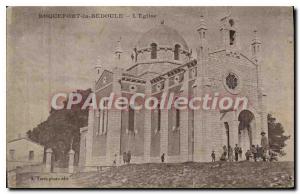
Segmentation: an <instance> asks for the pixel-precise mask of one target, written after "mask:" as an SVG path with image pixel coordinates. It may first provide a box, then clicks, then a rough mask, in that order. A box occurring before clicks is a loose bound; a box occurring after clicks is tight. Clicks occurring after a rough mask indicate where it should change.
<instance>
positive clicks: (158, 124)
mask: <svg viewBox="0 0 300 194" xmlns="http://www.w3.org/2000/svg"><path fill="white" fill-rule="evenodd" d="M196 30H197V33H198V36H199V38H198V47H197V48H196V49H195V50H196V51H197V53H196V54H197V58H196V59H194V58H193V57H192V52H191V49H190V48H189V47H188V45H187V43H186V42H185V40H184V38H183V37H182V36H181V35H180V34H179V33H178V32H177V31H176V30H175V29H173V28H171V27H169V26H168V25H167V24H164V22H162V23H161V24H158V25H157V26H156V27H154V28H152V29H150V30H149V31H147V32H146V33H145V34H143V35H142V37H141V38H140V39H139V41H138V42H137V46H136V48H133V54H132V56H131V57H132V61H133V63H134V64H133V65H132V66H131V67H130V68H128V69H124V68H123V66H124V64H123V62H122V57H124V56H123V55H122V48H121V41H118V45H117V47H116V50H115V52H114V54H115V64H113V68H112V70H106V69H104V70H103V69H101V68H100V67H96V69H95V70H96V72H97V79H96V81H95V82H94V83H95V84H94V86H93V89H94V92H95V94H96V96H97V98H102V97H107V96H109V95H110V93H112V92H113V93H114V94H115V95H116V96H122V97H130V96H131V95H133V94H135V93H143V94H145V95H146V96H154V97H157V98H160V97H161V95H162V93H163V92H166V93H168V94H170V93H171V92H173V93H175V95H179V96H187V97H189V98H191V97H197V96H203V95H204V94H207V93H208V94H213V93H215V92H217V93H219V94H220V95H228V96H232V97H235V96H246V97H247V98H248V101H249V103H248V107H247V109H237V110H232V109H229V110H218V109H216V110H202V109H200V110H190V109H188V110H177V109H174V108H172V109H169V110H168V109H155V110H146V109H142V110H132V109H130V108H129V109H128V110H116V109H111V110H93V109H90V110H89V118H88V126H87V127H83V128H81V140H80V141H81V142H80V156H79V166H80V167H82V168H84V169H86V170H88V169H89V168H94V167H96V166H111V165H112V164H113V161H114V160H116V163H117V165H121V164H122V163H123V162H122V153H124V152H128V151H130V152H131V155H132V159H131V162H132V163H150V162H161V161H160V157H161V155H162V154H163V153H164V154H165V161H166V162H187V161H195V162H208V161H211V152H212V150H214V151H215V153H216V158H217V159H218V158H219V157H220V156H221V153H222V147H223V146H224V145H226V146H229V145H230V146H231V147H234V146H235V145H236V144H238V145H239V146H240V147H242V149H243V155H244V153H245V152H246V150H247V149H249V148H250V145H252V144H254V145H257V144H258V145H260V140H261V135H260V134H261V132H262V131H264V132H265V133H266V135H268V134H267V133H268V130H267V116H266V112H265V102H264V101H265V96H266V95H265V94H264V91H263V87H262V75H261V65H262V62H261V42H260V40H259V39H258V37H257V36H256V32H255V31H254V32H255V35H254V38H253V40H252V42H251V43H249V46H251V56H246V55H245V54H243V53H242V51H241V50H240V48H239V47H240V46H239V42H240V41H241V40H240V34H239V33H240V32H239V30H238V20H237V19H236V18H234V17H232V16H231V15H230V14H229V15H227V16H225V17H223V18H222V19H221V20H220V28H219V30H220V33H221V37H222V41H221V42H222V43H221V44H220V45H219V48H218V49H216V50H212V49H211V48H210V47H209V46H210V44H209V43H208V42H207V36H209V31H208V29H207V25H206V22H205V19H204V18H203V17H201V18H199V26H198V27H197V28H196Z"/></svg>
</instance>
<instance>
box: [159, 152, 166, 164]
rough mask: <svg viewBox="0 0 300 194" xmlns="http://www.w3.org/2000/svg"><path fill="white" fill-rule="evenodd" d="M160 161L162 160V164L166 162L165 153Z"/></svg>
mask: <svg viewBox="0 0 300 194" xmlns="http://www.w3.org/2000/svg"><path fill="white" fill-rule="evenodd" d="M160 159H161V162H162V163H164V162H165V153H163V154H162V155H161V157H160Z"/></svg>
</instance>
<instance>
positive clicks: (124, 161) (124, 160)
mask: <svg viewBox="0 0 300 194" xmlns="http://www.w3.org/2000/svg"><path fill="white" fill-rule="evenodd" d="M123 163H124V164H126V163H127V153H126V152H123Z"/></svg>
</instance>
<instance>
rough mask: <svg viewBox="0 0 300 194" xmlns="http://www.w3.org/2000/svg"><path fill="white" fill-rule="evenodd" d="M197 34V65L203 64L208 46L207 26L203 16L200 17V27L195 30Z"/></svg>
mask: <svg viewBox="0 0 300 194" xmlns="http://www.w3.org/2000/svg"><path fill="white" fill-rule="evenodd" d="M197 32H198V34H199V38H200V41H199V46H198V48H197V60H198V61H199V63H201V62H203V61H204V60H205V59H206V57H207V55H208V44H207V25H206V22H205V20H204V17H203V15H201V16H200V25H199V27H198V29H197Z"/></svg>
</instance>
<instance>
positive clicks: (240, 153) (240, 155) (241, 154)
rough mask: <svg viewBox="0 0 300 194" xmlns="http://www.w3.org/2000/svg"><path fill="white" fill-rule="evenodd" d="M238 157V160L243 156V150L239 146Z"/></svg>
mask: <svg viewBox="0 0 300 194" xmlns="http://www.w3.org/2000/svg"><path fill="white" fill-rule="evenodd" d="M239 157H240V160H242V157H243V150H242V148H241V147H239Z"/></svg>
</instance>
